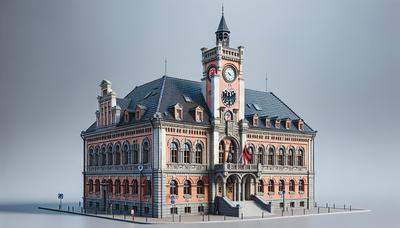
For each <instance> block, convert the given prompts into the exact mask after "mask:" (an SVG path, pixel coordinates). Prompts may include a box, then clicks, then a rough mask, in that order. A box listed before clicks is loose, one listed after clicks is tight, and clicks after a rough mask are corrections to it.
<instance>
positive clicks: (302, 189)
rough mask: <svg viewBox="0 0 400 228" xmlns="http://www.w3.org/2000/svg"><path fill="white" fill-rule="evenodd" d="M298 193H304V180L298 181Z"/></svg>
mask: <svg viewBox="0 0 400 228" xmlns="http://www.w3.org/2000/svg"><path fill="white" fill-rule="evenodd" d="M299 192H304V180H300V181H299Z"/></svg>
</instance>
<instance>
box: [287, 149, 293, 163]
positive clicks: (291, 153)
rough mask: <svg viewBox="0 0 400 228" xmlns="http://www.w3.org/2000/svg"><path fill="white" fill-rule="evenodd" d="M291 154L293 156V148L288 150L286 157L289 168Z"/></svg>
mask: <svg viewBox="0 0 400 228" xmlns="http://www.w3.org/2000/svg"><path fill="white" fill-rule="evenodd" d="M293 154H294V150H293V148H290V149H289V153H288V157H287V163H288V165H289V166H293Z"/></svg>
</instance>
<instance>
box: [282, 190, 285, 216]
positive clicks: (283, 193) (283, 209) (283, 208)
mask: <svg viewBox="0 0 400 228" xmlns="http://www.w3.org/2000/svg"><path fill="white" fill-rule="evenodd" d="M282 199H283V202H282V203H283V205H282V206H283V207H282V211H285V190H283V191H282Z"/></svg>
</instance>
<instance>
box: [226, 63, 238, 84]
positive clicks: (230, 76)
mask: <svg viewBox="0 0 400 228" xmlns="http://www.w3.org/2000/svg"><path fill="white" fill-rule="evenodd" d="M224 78H225V80H226V81H228V82H233V80H235V78H236V71H235V69H233V67H231V66H228V67H226V68H225V69H224Z"/></svg>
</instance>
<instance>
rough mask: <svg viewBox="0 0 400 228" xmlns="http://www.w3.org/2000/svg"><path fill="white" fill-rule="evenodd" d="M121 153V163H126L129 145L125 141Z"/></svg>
mask: <svg viewBox="0 0 400 228" xmlns="http://www.w3.org/2000/svg"><path fill="white" fill-rule="evenodd" d="M122 154H123V155H122V163H123V164H124V165H126V164H128V161H129V145H128V144H127V143H125V144H124V147H123V152H122Z"/></svg>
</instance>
